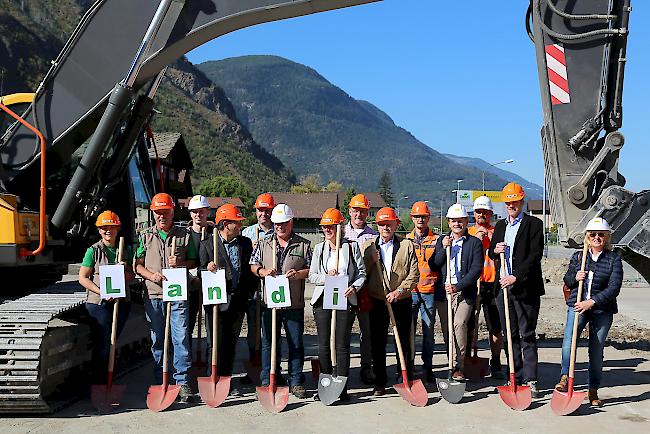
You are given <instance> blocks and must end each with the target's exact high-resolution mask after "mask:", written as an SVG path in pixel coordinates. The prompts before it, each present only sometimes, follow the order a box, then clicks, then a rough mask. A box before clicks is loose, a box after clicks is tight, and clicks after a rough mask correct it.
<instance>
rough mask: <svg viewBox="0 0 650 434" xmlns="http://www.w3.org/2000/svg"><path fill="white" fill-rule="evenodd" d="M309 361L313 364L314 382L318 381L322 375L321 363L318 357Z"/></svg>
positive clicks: (312, 374)
mask: <svg viewBox="0 0 650 434" xmlns="http://www.w3.org/2000/svg"><path fill="white" fill-rule="evenodd" d="M309 361H310V362H311V376H312V377H313V378H314V381H318V377H319V375H320V361H319V360H318V357H312V358H311V359H310V360H309Z"/></svg>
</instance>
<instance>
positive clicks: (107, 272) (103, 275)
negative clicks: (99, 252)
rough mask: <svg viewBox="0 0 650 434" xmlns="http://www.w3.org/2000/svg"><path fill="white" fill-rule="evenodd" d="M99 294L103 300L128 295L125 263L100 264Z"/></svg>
mask: <svg viewBox="0 0 650 434" xmlns="http://www.w3.org/2000/svg"><path fill="white" fill-rule="evenodd" d="M99 294H100V296H101V297H102V300H106V299H108V298H124V297H126V281H125V280H124V265H121V264H118V265H100V266H99Z"/></svg>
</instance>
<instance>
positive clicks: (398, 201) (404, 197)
mask: <svg viewBox="0 0 650 434" xmlns="http://www.w3.org/2000/svg"><path fill="white" fill-rule="evenodd" d="M408 198H409V197H408V196H402V197H400V198H399V199H397V217H399V203H400V202H401V201H402V200H403V199H408Z"/></svg>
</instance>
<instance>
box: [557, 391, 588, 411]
mask: <svg viewBox="0 0 650 434" xmlns="http://www.w3.org/2000/svg"><path fill="white" fill-rule="evenodd" d="M586 397H587V392H575V391H573V389H569V390H568V391H567V392H560V391H558V390H554V391H553V396H552V397H551V409H552V410H553V413H555V414H557V415H558V416H566V415H567V414H571V413H573V412H574V411H576V410H577V409H578V408H579V407H580V405H582V402H583V401H584V400H585V398H586Z"/></svg>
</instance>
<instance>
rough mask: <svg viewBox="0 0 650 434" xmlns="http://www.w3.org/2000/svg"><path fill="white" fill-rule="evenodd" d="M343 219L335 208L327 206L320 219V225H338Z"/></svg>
mask: <svg viewBox="0 0 650 434" xmlns="http://www.w3.org/2000/svg"><path fill="white" fill-rule="evenodd" d="M343 221H344V219H343V214H341V211H339V210H338V209H336V208H327V209H326V210H325V212H324V213H323V216H322V217H321V219H320V225H321V226H329V225H338V224H340V223H342V222H343Z"/></svg>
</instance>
